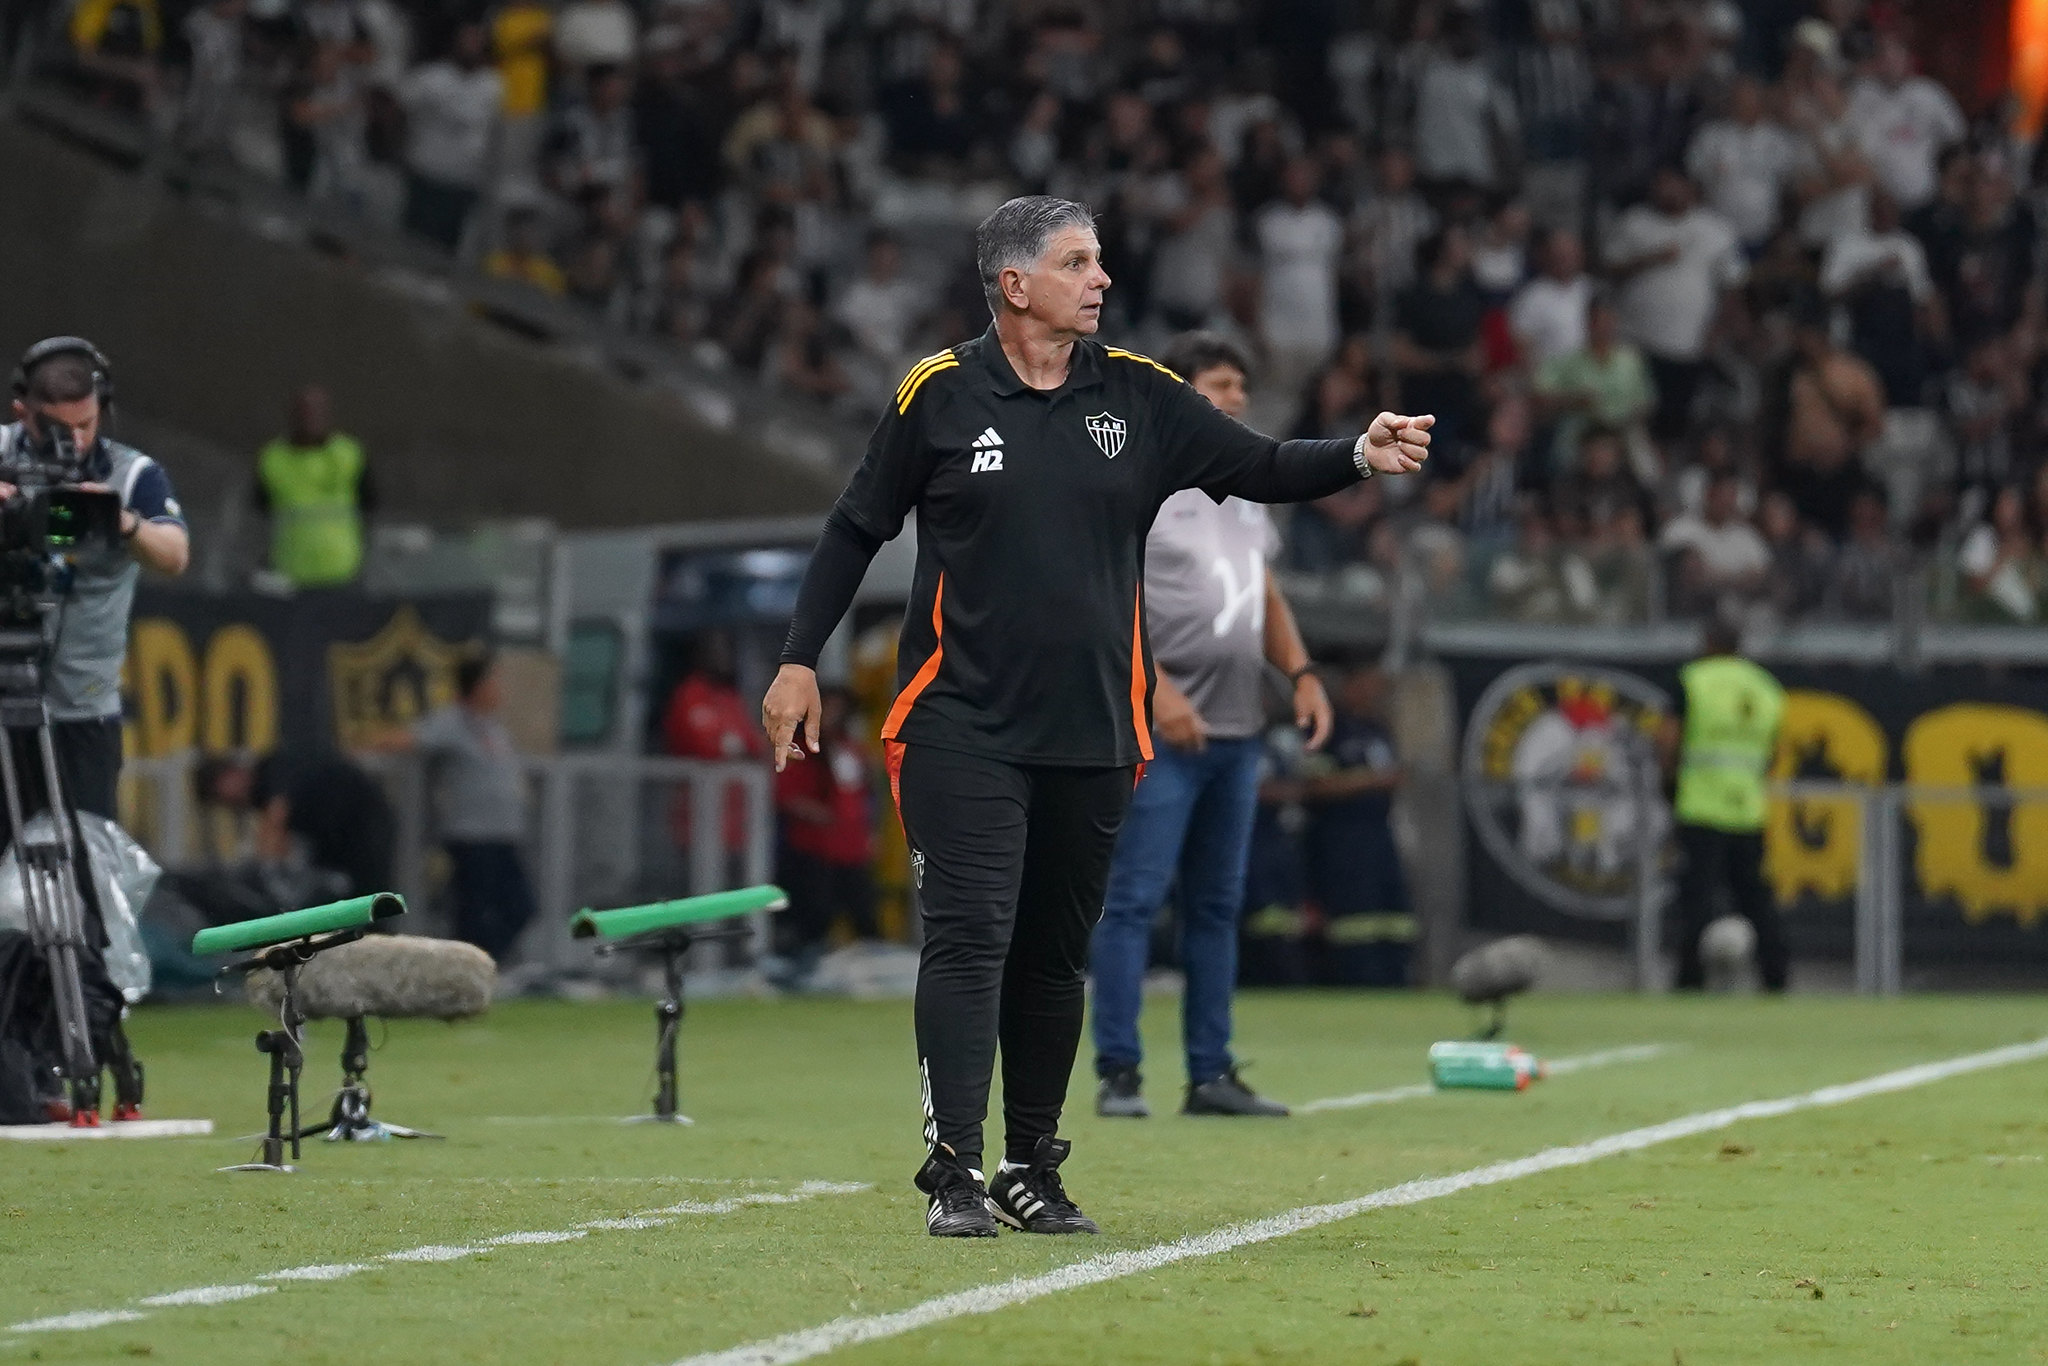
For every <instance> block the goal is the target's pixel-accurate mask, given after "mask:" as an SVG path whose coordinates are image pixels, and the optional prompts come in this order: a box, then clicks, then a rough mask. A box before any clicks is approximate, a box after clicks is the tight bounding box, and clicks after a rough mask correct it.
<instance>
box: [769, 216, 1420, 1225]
mask: <svg viewBox="0 0 2048 1366" xmlns="http://www.w3.org/2000/svg"><path fill="white" fill-rule="evenodd" d="M975 248H976V251H975V254H976V261H977V264H978V266H979V268H980V272H981V279H982V285H983V287H984V289H985V290H986V291H987V293H988V300H989V308H990V311H991V312H992V313H993V314H994V315H995V323H994V325H993V326H992V327H991V328H990V329H989V330H988V331H987V332H985V333H983V334H982V335H981V336H980V337H977V338H976V339H974V340H973V341H970V342H965V343H962V344H961V345H959V346H956V347H954V348H952V349H951V350H950V351H942V352H940V353H939V354H937V355H935V356H930V357H927V358H926V359H925V360H923V361H921V362H919V363H918V364H917V365H915V366H913V367H912V368H911V370H910V373H909V374H908V375H906V376H905V377H904V380H903V383H902V385H901V386H900V387H899V388H898V389H897V391H896V394H895V397H894V400H893V401H892V403H891V404H890V407H889V409H888V411H887V412H886V413H885V414H884V415H883V418H882V422H881V425H880V426H879V427H878V428H877V429H876V431H875V435H874V438H873V440H871V441H870V442H869V444H868V451H867V456H866V458H865V459H864V460H863V461H862V462H861V465H860V468H859V469H858V470H857V471H855V473H854V476H853V479H852V482H851V483H849V484H848V485H847V488H846V492H845V493H844V494H842V495H841V496H840V499H839V503H838V505H837V506H836V507H834V508H833V510H832V513H831V515H830V516H829V517H828V518H827V519H826V521H825V528H824V531H823V533H822V535H821V536H820V538H819V541H818V548H817V550H816V551H815V552H814V554H813V555H812V557H811V563H810V568H809V570H808V571H807V572H806V573H805V575H804V581H803V587H802V589H801V591H800V592H799V594H798V597H797V606H796V616H795V619H794V620H793V621H792V622H791V624H790V630H789V639H788V643H787V644H786V645H785V646H784V648H783V651H782V669H781V671H780V673H778V674H777V676H776V679H775V682H774V684H773V685H772V686H770V688H769V689H768V695H767V697H766V698H765V699H763V701H762V703H761V717H762V723H763V724H764V725H765V726H766V728H767V731H768V738H769V742H770V744H771V745H772V746H773V748H774V751H775V762H776V766H777V767H778V768H780V767H781V766H782V765H783V764H784V763H785V762H787V761H788V760H790V759H802V758H804V757H805V755H806V753H807V752H815V751H816V749H817V737H818V725H819V718H820V712H821V707H820V703H819V697H818V682H817V675H816V674H815V672H814V669H815V666H816V664H817V660H818V652H819V651H820V650H821V649H822V648H823V646H824V644H825V640H826V637H827V636H829V635H830V634H831V632H832V630H833V628H834V627H835V626H836V625H837V624H838V622H839V619H840V617H841V616H842V615H844V614H845V611H846V608H847V606H848V605H849V604H850V603H851V602H852V601H853V595H854V590H855V589H856V588H858V587H859V585H860V581H861V577H862V575H863V574H864V573H865V572H866V569H867V565H868V562H869V560H871V559H872V558H873V557H874V554H875V552H876V550H878V549H879V548H880V547H881V545H882V543H883V542H884V541H887V540H889V539H890V538H891V537H893V536H895V535H896V533H897V532H898V531H899V530H901V529H902V526H903V519H904V518H905V516H907V515H908V514H909V513H910V512H911V511H912V510H913V509H914V510H915V511H916V513H917V530H918V538H917V570H916V575H915V578H914V580H913V584H912V588H911V601H910V607H909V612H908V616H907V618H906V620H905V622H904V627H903V636H902V640H901V643H900V645H899V646H898V652H897V659H898V666H897V669H898V677H899V681H900V684H901V691H900V692H899V694H898V696H897V698H896V703H895V705H894V707H893V708H891V710H890V713H889V716H888V720H887V722H886V723H885V725H884V726H883V730H882V737H883V739H884V741H885V742H886V743H887V748H888V760H889V770H890V777H891V782H892V787H893V788H894V790H895V793H896V802H897V809H898V811H899V813H900V814H901V816H902V819H903V827H904V832H905V834H906V835H907V836H908V838H909V841H910V849H911V868H912V874H913V878H914V880H915V881H916V883H917V886H918V893H919V902H920V905H921V907H922V913H923V923H924V949H923V956H922V960H921V963H920V966H919V971H918V983H917V1009H916V1013H917V1051H918V1064H919V1068H920V1071H921V1074H922V1082H923V1093H924V1112H925V1114H924V1140H925V1146H926V1148H927V1149H928V1150H929V1157H928V1159H927V1161H926V1162H925V1164H924V1167H923V1168H922V1169H921V1170H920V1171H919V1172H918V1173H917V1178H916V1180H917V1186H918V1188H919V1189H920V1190H922V1191H924V1192H925V1194H926V1195H927V1196H928V1197H929V1203H928V1206H927V1211H926V1221H925V1222H926V1227H927V1229H928V1230H929V1231H930V1232H931V1233H933V1234H934V1235H938V1236H943V1237H992V1236H994V1234H995V1232H996V1220H998V1219H1000V1220H1001V1221H1002V1222H1003V1223H1006V1224H1009V1225H1010V1226H1012V1227H1014V1228H1019V1229H1024V1230H1026V1231H1029V1232H1034V1233H1094V1232H1096V1231H1097V1229H1096V1226H1095V1224H1094V1223H1093V1221H1091V1220H1090V1219H1088V1218H1087V1217H1086V1216H1085V1215H1083V1214H1082V1213H1081V1211H1080V1209H1079V1208H1078V1207H1077V1206H1076V1205H1075V1204H1074V1202H1073V1201H1072V1200H1071V1199H1069V1198H1068V1197H1067V1194H1066V1190H1065V1188H1064V1186H1063V1185H1062V1183H1061V1180H1060V1175H1059V1166H1060V1163H1061V1162H1062V1161H1063V1160H1064V1159H1065V1158H1066V1156H1067V1151H1068V1145H1067V1144H1066V1143H1065V1142H1063V1141H1061V1140H1060V1139H1059V1138H1058V1137H1057V1133H1058V1129H1059V1119H1060V1107H1061V1105H1062V1104H1063V1103H1064V1101H1065V1099H1066V1094H1067V1080H1068V1077H1069V1075H1070V1073H1071V1072H1072V1071H1073V1065H1074V1053H1075V1049H1076V1047H1077V1046H1078V1044H1079V1042H1080V1036H1081V1020H1082V1013H1083V1007H1084V1004H1085V1002H1084V987H1083V973H1084V972H1085V970H1086V968H1087V964H1088V941H1089V932H1090V930H1091V929H1092V927H1093V926H1094V924H1095V921H1096V919H1097V918H1098V917H1099V916H1100V915H1101V913H1102V896H1103V887H1104V884H1105V882H1106V880H1107V878H1108V873H1109V861H1110V854H1111V853H1112V851H1113V849H1114V847H1115V843H1116V835H1117V830H1118V828H1119V826H1120V825H1121V824H1122V822H1123V818H1124V810H1125V808H1126V807H1127V806H1128V805H1129V803H1130V797H1131V790H1132V786H1133V784H1134V783H1135V781H1136V780H1137V778H1138V776H1139V772H1140V770H1141V768H1142V766H1143V764H1144V763H1145V761H1146V760H1147V759H1149V758H1151V757H1152V739H1151V731H1150V722H1151V693H1152V681H1153V673H1152V658H1151V652H1150V650H1149V649H1148V647H1147V644H1146V632H1145V619H1144V600H1143V587H1142V586H1143V583H1144V554H1145V535H1146V532H1147V531H1148V530H1149V529H1150V527H1151V525H1152V519H1153V516H1154V514H1155V513H1156V512H1157V511H1158V509H1159V505H1160V503H1161V502H1163V501H1164V500H1165V499H1166V497H1167V496H1168V495H1169V494H1172V493H1174V492H1176V491H1178V490H1180V489H1184V488H1200V489H1202V490H1204V491H1205V492H1207V493H1209V494H1210V495H1211V496H1212V497H1214V498H1216V499H1218V500H1219V501H1220V500H1221V499H1223V498H1225V497H1227V496H1229V495H1231V494H1235V495H1237V496H1238V497H1240V498H1245V499H1249V500H1252V501H1254V502H1263V503H1282V502H1293V501H1298V500H1302V499H1309V498H1320V497H1323V496H1325V495H1327V494H1330V493H1334V492H1336V491H1337V490H1338V489H1341V488H1343V487H1345V486H1346V485H1349V484H1351V483H1354V482H1356V481H1358V480H1360V479H1365V478H1370V477H1371V476H1372V475H1373V474H1374V473H1384V474H1396V473H1407V472H1410V471H1413V470H1416V469H1419V468H1420V467H1421V463H1422V461H1423V460H1424V459H1426V458H1427V456H1428V453H1429V451H1428V448H1429V428H1430V426H1431V424H1432V422H1433V419H1432V418H1429V417H1398V416H1395V415H1394V414H1391V413H1382V414H1380V416H1378V417H1377V418H1375V419H1373V423H1372V426H1371V428H1370V429H1369V430H1368V431H1367V432H1366V433H1365V434H1364V435H1362V436H1360V437H1359V438H1358V439H1357V440H1356V441H1355V442H1352V441H1289V442H1284V443H1282V442H1277V441H1274V440H1272V439H1271V438H1270V437H1266V436H1261V435H1260V434H1259V433H1257V432H1254V431H1252V430H1251V429H1249V428H1247V427H1244V426H1242V425H1240V424H1239V423H1237V422H1236V421H1234V420H1233V419H1231V418H1229V417H1226V416H1224V415H1223V414H1222V413H1221V412H1219V411H1218V410H1217V409H1216V408H1215V407H1214V406H1213V405H1211V404H1210V402H1209V401H1208V400H1207V399H1205V398H1203V397H1202V396H1201V395H1200V394H1198V393H1196V392H1195V391H1194V390H1193V389H1192V388H1190V387H1189V386H1188V385H1187V384H1185V383H1183V382H1182V380H1181V379H1180V377H1179V376H1178V375H1175V374H1174V373H1173V372H1172V371H1170V370H1168V369H1166V368H1165V367H1164V366H1162V365H1159V364H1157V363H1156V362H1154V361H1151V360H1149V359H1147V358H1146V357H1144V356H1140V355H1137V354H1135V353H1132V352H1129V351H1122V350H1119V349H1117V348H1116V347H1112V346H1103V345H1101V344H1099V343H1097V342H1095V341H1092V340H1090V337H1091V336H1092V334H1093V333H1094V332H1095V330H1096V327H1097V326H1098V324H1099V320H1100V317H1101V313H1102V296H1103V292H1104V291H1105V290H1107V289H1108V288H1109V276H1108V275H1107V274H1106V273H1105V272H1104V270H1103V267H1102V256H1101V249H1100V246H1099V245H1098V243H1097V241H1096V237H1095V224H1094V220H1093V218H1092V217H1091V216H1090V215H1089V212H1088V210H1087V209H1086V208H1085V207H1083V206H1082V205H1079V204H1076V203H1073V202H1071V201H1068V200H1063V199H1054V198H1051V197H1048V196H1043V195H1033V196H1029V197H1026V198H1022V199H1013V200H1011V201H1010V202H1008V203H1007V204H1004V205H1003V206H1002V207H1001V208H999V209H997V210H996V211H995V212H994V213H992V214H990V215H989V216H988V218H987V219H986V220H985V221H984V222H983V223H982V224H981V227H980V229H979V230H978V231H977V233H976V240H975ZM799 727H801V731H799ZM998 1042H1000V1044H1001V1047H1002V1057H1003V1121H1004V1143H1003V1158H1002V1162H1001V1166H1000V1167H999V1169H998V1170H997V1172H996V1173H995V1176H994V1178H993V1180H992V1181H990V1182H989V1183H988V1185H987V1186H986V1187H984V1185H983V1177H982V1174H981V1170H980V1169H981V1165H982V1142H981V1128H982V1121H983V1119H984V1117H985V1116H986V1114H987V1110H988V1092H989V1082H990V1077H991V1073H992V1071H993V1069H994V1062H995V1054H996V1048H997V1044H998Z"/></svg>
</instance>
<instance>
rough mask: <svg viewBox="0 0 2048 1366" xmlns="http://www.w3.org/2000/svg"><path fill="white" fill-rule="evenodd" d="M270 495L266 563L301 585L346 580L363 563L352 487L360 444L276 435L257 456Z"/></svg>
mask: <svg viewBox="0 0 2048 1366" xmlns="http://www.w3.org/2000/svg"><path fill="white" fill-rule="evenodd" d="M256 472H257V476H258V477H259V478H260V479H262V481H263V489H264V492H265V493H267V494H268V495H269V497H270V567H271V568H272V569H275V570H276V571H277V572H278V573H280V574H282V575H284V576H285V577H286V578H288V579H290V580H291V581H292V582H293V583H295V584H298V585H300V586H301V587H317V586H320V585H323V584H337V583H347V582H349V581H350V580H352V579H354V578H355V576H356V573H357V571H358V570H360V569H361V568H362V565H363V518H362V514H361V513H360V512H359V511H358V510H357V507H356V500H357V490H358V489H359V487H360V486H361V484H362V478H363V448H362V447H361V446H360V445H358V444H357V442H356V439H355V438H354V437H352V436H343V435H341V434H340V433H338V432H337V433H336V434H334V435H333V436H330V437H328V438H327V443H326V444H325V445H321V446H295V445H293V444H292V443H291V442H289V441H287V440H285V439H283V438H282V437H280V438H279V439H278V440H276V441H273V442H271V443H270V444H269V445H267V446H265V447H264V448H263V453H262V454H261V455H260V456H258V457H257V464H256Z"/></svg>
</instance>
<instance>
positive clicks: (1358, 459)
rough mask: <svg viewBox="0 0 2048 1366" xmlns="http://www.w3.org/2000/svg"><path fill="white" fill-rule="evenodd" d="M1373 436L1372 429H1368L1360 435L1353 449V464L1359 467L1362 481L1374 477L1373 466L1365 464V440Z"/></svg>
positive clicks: (1359, 475)
mask: <svg viewBox="0 0 2048 1366" xmlns="http://www.w3.org/2000/svg"><path fill="white" fill-rule="evenodd" d="M1371 435H1372V429H1371V428H1370V427H1368V428H1366V430H1364V431H1362V432H1360V433H1359V434H1358V442H1357V444H1355V445H1354V446H1352V448H1351V463H1352V464H1354V465H1356V466H1358V477H1359V478H1360V479H1370V478H1372V476H1373V468H1372V466H1371V465H1368V464H1367V463H1366V462H1365V439H1366V438H1367V437H1369V436H1371Z"/></svg>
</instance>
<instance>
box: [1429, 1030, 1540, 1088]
mask: <svg viewBox="0 0 2048 1366" xmlns="http://www.w3.org/2000/svg"><path fill="white" fill-rule="evenodd" d="M1542 1075H1543V1064H1542V1063H1540V1062H1538V1061H1537V1060H1536V1059H1535V1058H1534V1057H1532V1056H1530V1055H1529V1054H1528V1053H1527V1052H1524V1051H1523V1050H1522V1049H1519V1048H1517V1047H1515V1046H1514V1045H1513V1044H1506V1043H1465V1042H1459V1041H1451V1042H1447V1043H1434V1044H1431V1045H1430V1046H1429V1076H1430V1080H1431V1081H1433V1082H1435V1083H1436V1085H1437V1086H1438V1088H1439V1089H1451V1088H1470V1089H1476V1090H1481V1091H1521V1090H1526V1089H1527V1088H1528V1085H1529V1083H1530V1082H1532V1081H1534V1080H1536V1079H1537V1078H1539V1077H1541V1076H1542Z"/></svg>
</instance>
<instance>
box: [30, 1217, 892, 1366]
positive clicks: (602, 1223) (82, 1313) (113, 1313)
mask: <svg viewBox="0 0 2048 1366" xmlns="http://www.w3.org/2000/svg"><path fill="white" fill-rule="evenodd" d="M867 1189H869V1187H868V1183H867V1182H865V1181H805V1182H802V1183H800V1184H798V1185H797V1186H796V1187H794V1188H793V1189H790V1190H786V1191H746V1192H743V1193H741V1194H738V1195H729V1196H726V1197H725V1198H723V1199H719V1200H680V1201H677V1202H676V1203H675V1204H673V1205H663V1206H662V1207H661V1208H659V1209H650V1210H642V1211H641V1212H640V1213H638V1214H634V1215H629V1216H627V1217H625V1218H623V1219H591V1220H588V1221H586V1222H584V1223H581V1224H577V1225H575V1226H574V1227H573V1228H566V1229H546V1230H538V1231H533V1232H521V1233H501V1234H499V1235H497V1236H496V1237H494V1238H484V1239H480V1240H479V1241H477V1242H474V1243H455V1244H449V1243H429V1244H427V1245H426V1246H424V1247H411V1248H406V1249H404V1250H403V1251H400V1252H387V1253H384V1254H383V1255H382V1256H380V1257H376V1258H373V1259H372V1260H370V1261H367V1262H331V1263H324V1264H320V1265H314V1266H294V1267H286V1268H285V1269H284V1270H282V1271H267V1272H264V1273H263V1274H262V1275H259V1276H257V1277H256V1278H255V1279H254V1280H253V1281H249V1282H244V1283H241V1284H235V1285H202V1286H195V1287H194V1288H192V1289H190V1290H173V1291H171V1292H170V1293H169V1294H165V1295H151V1296H150V1297H148V1298H147V1299H141V1300H137V1301H136V1304H137V1305H140V1306H144V1307H145V1308H148V1309H180V1308H185V1307H188V1306H192V1305H209V1304H230V1303H233V1302H234V1301H236V1300H246V1299H250V1298H252V1297H254V1296H257V1295H267V1294H269V1293H271V1292H272V1291H274V1290H276V1289H277V1288H278V1285H279V1283H290V1282H300V1283H319V1282H324V1281H339V1280H345V1279H347V1278H348V1277H350V1276H355V1275H360V1274H361V1273H363V1272H365V1271H374V1270H376V1269H377V1268H378V1266H380V1265H383V1266H390V1265H403V1264H406V1263H427V1264H431V1263H435V1262H457V1261H461V1260H463V1259H464V1258H466V1257H474V1256H476V1255H478V1254H479V1253H483V1252H489V1251H491V1250H492V1249H493V1248H502V1247H536V1246H543V1245H546V1244H551V1243H570V1242H575V1241H576V1240H578V1239H580V1238H586V1237H588V1236H589V1235H590V1234H592V1233H594V1232H600V1231H603V1232H621V1231H623V1232H633V1231H638V1230H641V1229H650V1228H661V1227H663V1226H665V1225H667V1224H672V1223H674V1222H675V1221H676V1220H677V1219H679V1218H683V1217H685V1216H696V1215H719V1214H732V1213H735V1212H737V1211H739V1210H743V1209H747V1208H749V1207H751V1206H755V1205H794V1204H798V1203H800V1202H802V1201H805V1200H811V1199H815V1198H816V1197H818V1196H821V1195H855V1194H858V1193H859V1192H861V1191H864V1190H867ZM147 1317H149V1315H148V1314H146V1313H144V1312H143V1310H142V1309H86V1310H79V1311H77V1312H75V1313H70V1314H56V1315H52V1316H51V1317H49V1318H41V1319H30V1320H28V1321H27V1322H25V1323H14V1324H9V1325H8V1326H7V1327H6V1328H5V1329H0V1332H8V1333H76V1332H84V1331H86V1330H88V1329H93V1328H104V1327H107V1326H108V1325H109V1324H115V1323H133V1322H135V1321H136V1320H137V1319H143V1318H147Z"/></svg>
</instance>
